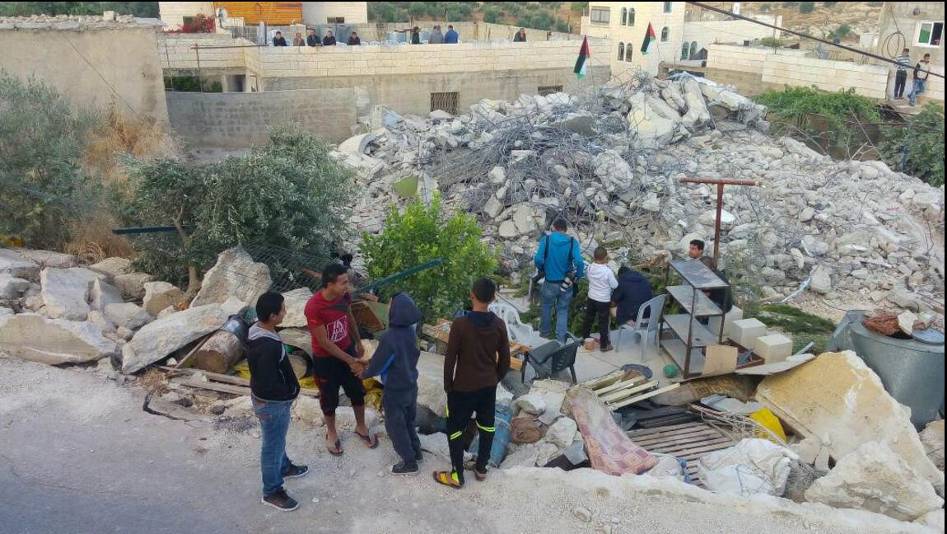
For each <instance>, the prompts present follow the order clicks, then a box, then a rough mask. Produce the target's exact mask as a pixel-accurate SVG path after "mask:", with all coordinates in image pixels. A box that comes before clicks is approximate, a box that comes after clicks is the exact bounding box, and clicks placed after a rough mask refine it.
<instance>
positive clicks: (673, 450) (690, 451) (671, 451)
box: [655, 438, 733, 456]
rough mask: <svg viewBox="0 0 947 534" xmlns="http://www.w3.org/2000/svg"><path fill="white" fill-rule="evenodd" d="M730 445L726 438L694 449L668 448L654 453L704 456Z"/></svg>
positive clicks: (691, 447)
mask: <svg viewBox="0 0 947 534" xmlns="http://www.w3.org/2000/svg"><path fill="white" fill-rule="evenodd" d="M732 443H733V441H732V440H730V439H728V438H722V439H720V440H714V441H712V442H708V443H707V444H706V445H704V446H702V447H694V446H693V444H690V445H687V446H685V447H681V448H674V447H668V448H666V449H662V450H655V452H663V453H665V454H671V455H674V456H677V455H678V454H680V455H683V456H691V455H694V454H697V453H702V454H701V456H703V455H704V454H706V453H708V452H712V451H717V450H720V449H726V448H727V447H729V446H730V445H731V444H732Z"/></svg>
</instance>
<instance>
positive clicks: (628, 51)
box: [625, 43, 635, 63]
mask: <svg viewBox="0 0 947 534" xmlns="http://www.w3.org/2000/svg"><path fill="white" fill-rule="evenodd" d="M634 53H635V47H633V46H631V43H628V46H627V47H625V61H627V62H628V63H631V56H632V54H634Z"/></svg>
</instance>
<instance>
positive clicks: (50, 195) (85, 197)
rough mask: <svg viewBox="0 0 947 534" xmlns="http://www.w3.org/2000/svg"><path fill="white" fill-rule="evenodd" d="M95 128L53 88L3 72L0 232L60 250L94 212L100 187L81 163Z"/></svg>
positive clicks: (0, 90) (88, 117) (0, 76)
mask: <svg viewBox="0 0 947 534" xmlns="http://www.w3.org/2000/svg"><path fill="white" fill-rule="evenodd" d="M96 124H97V118H96V116H95V115H93V114H91V113H89V112H85V111H79V110H76V109H74V108H73V107H72V106H71V105H70V103H69V101H68V100H66V99H65V98H63V97H62V96H61V95H60V94H59V93H58V92H57V91H56V90H55V89H53V88H52V87H50V86H48V85H45V84H43V83H41V82H38V81H36V80H34V79H30V80H27V81H23V80H21V79H19V78H16V77H14V76H12V75H10V74H8V73H6V72H5V71H3V70H0V212H2V213H3V216H2V217H0V234H3V235H8V236H11V237H16V238H18V239H19V240H22V241H23V242H25V244H26V245H27V246H32V247H49V248H58V247H60V246H61V245H62V244H63V243H65V241H66V240H67V239H68V238H69V224H68V223H69V222H70V221H74V220H78V219H81V218H82V217H83V216H85V215H86V214H88V213H91V212H92V211H94V210H95V208H96V207H97V206H98V198H100V197H101V196H102V195H101V191H100V188H101V187H100V184H99V182H98V180H96V179H95V178H94V177H92V176H90V175H89V174H88V173H86V172H85V171H84V170H83V168H82V166H81V162H82V158H83V151H84V148H85V143H86V141H87V135H88V134H89V133H90V132H91V131H92V128H93V127H94V126H95V125H96Z"/></svg>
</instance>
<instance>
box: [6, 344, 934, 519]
mask: <svg viewBox="0 0 947 534" xmlns="http://www.w3.org/2000/svg"><path fill="white" fill-rule="evenodd" d="M143 397H144V393H143V392H142V391H141V390H140V389H138V388H136V387H131V386H118V385H117V384H115V382H113V381H110V380H107V379H106V378H105V377H104V376H103V375H101V374H99V373H98V372H96V371H94V370H92V369H58V368H53V367H47V366H44V365H39V364H32V363H29V362H22V361H19V360H13V359H5V358H3V357H0V531H2V532H5V533H28V532H29V533H41V532H42V533H47V532H69V533H85V532H89V533H93V532H94V533H102V532H135V533H150V532H174V533H179V532H196V533H202V534H204V533H208V534H209V533H216V532H220V533H224V532H226V533H236V532H254V533H258V532H357V533H360V534H361V533H382V532H390V533H405V532H411V533H424V532H464V533H472V532H477V533H480V532H504V533H516V532H523V533H528V532H569V531H571V532H648V533H661V532H701V533H710V532H721V533H723V532H728V533H729V532H758V533H777V532H792V533H796V532H800V531H803V530H812V531H818V532H835V533H853V534H854V533H857V532H865V531H868V530H870V531H872V532H904V531H905V529H906V528H908V527H909V525H905V524H903V523H897V522H895V521H893V520H889V519H887V518H885V517H882V516H877V515H872V514H865V513H861V512H842V511H838V510H832V509H829V508H827V507H822V506H810V505H806V506H798V505H791V504H786V503H785V501H778V500H776V499H769V498H766V499H755V500H749V499H733V498H726V497H722V496H717V495H713V494H710V493H707V492H704V491H701V490H697V489H695V488H692V487H689V486H685V485H684V484H681V483H678V482H675V481H666V480H665V481H661V480H657V479H653V478H651V477H625V478H616V477H609V476H606V475H602V474H599V473H597V472H594V471H590V470H581V471H573V472H572V473H563V472H561V471H558V470H552V469H528V470H513V471H509V472H494V473H492V474H491V479H490V480H489V481H488V482H486V483H477V482H476V481H473V480H471V481H470V483H469V484H468V486H467V487H466V488H464V489H463V490H460V491H456V490H452V489H448V488H441V487H436V486H435V485H434V483H433V482H432V481H431V479H430V475H429V472H430V471H431V470H433V469H435V468H441V467H444V466H445V465H446V464H445V463H443V461H442V460H440V459H438V458H435V457H433V456H431V455H429V456H428V457H427V459H426V460H425V462H424V464H423V466H422V467H423V471H424V473H423V475H422V476H419V477H417V478H413V479H396V478H392V477H389V476H385V475H384V470H385V468H386V466H387V465H388V464H390V463H391V462H392V461H393V460H394V455H393V452H391V448H390V443H389V442H388V441H387V440H386V439H383V440H382V445H381V446H380V447H379V448H378V449H376V450H372V451H369V450H366V449H365V448H364V447H363V446H362V445H361V444H360V443H358V442H357V441H355V440H354V439H352V437H351V435H350V434H349V435H348V436H347V437H346V436H344V439H345V441H344V446H345V447H346V454H345V456H344V457H342V458H334V457H332V456H330V455H329V454H328V453H326V452H325V451H324V448H323V446H322V440H321V438H320V436H321V435H320V434H319V431H318V429H304V428H299V427H294V428H292V429H291V431H290V446H289V453H290V456H291V457H292V458H293V459H294V460H296V461H298V462H302V463H307V464H309V465H310V467H311V468H312V472H311V473H310V475H309V476H308V477H306V478H303V479H299V480H295V481H290V482H289V483H288V484H287V488H288V490H289V492H290V493H291V494H292V495H294V496H295V497H296V498H297V499H299V500H300V502H301V503H302V505H301V507H300V509H299V510H297V511H295V512H292V513H281V512H278V511H275V510H273V509H271V508H268V507H264V506H263V505H262V504H260V500H259V499H260V497H259V491H260V488H259V485H260V482H259V471H258V454H259V440H258V439H257V438H255V437H254V435H253V434H254V431H250V432H244V433H234V432H228V431H218V430H214V429H213V427H212V426H211V425H210V424H207V423H195V422H189V423H186V422H182V421H172V420H169V419H167V418H164V417H161V416H155V415H149V414H147V413H144V412H143V411H142V410H141V405H142V399H143ZM313 499H317V500H318V502H313ZM577 512H578V513H577ZM585 512H588V515H589V516H590V519H589V520H587V521H586V520H583V519H585V518H584V517H583V518H580V517H578V516H584V515H585ZM908 530H910V529H909V528H908ZM918 531H919V532H920V531H921V530H920V529H918Z"/></svg>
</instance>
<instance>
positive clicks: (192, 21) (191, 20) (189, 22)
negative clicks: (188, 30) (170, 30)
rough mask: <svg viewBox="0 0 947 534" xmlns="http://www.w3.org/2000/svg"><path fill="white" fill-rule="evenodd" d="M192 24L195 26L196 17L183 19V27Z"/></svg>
mask: <svg viewBox="0 0 947 534" xmlns="http://www.w3.org/2000/svg"><path fill="white" fill-rule="evenodd" d="M191 24H194V17H181V25H182V26H190V25H191Z"/></svg>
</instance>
